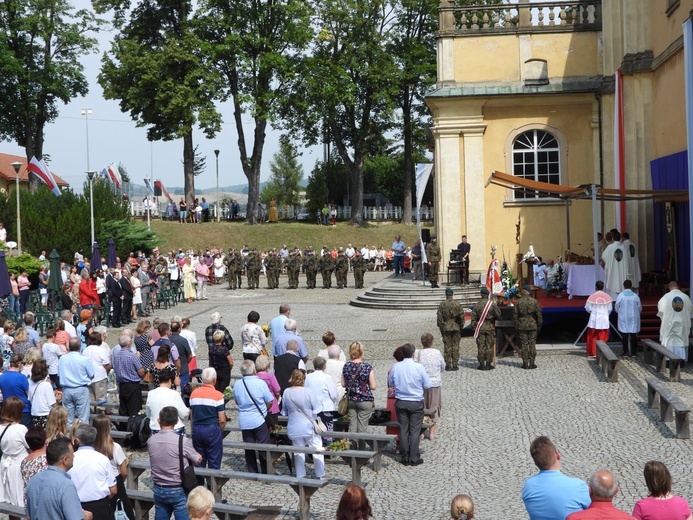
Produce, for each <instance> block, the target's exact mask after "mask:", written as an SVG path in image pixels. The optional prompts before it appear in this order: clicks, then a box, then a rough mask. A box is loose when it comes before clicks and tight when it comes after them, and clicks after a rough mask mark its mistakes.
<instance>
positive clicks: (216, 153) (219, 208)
mask: <svg viewBox="0 0 693 520" xmlns="http://www.w3.org/2000/svg"><path fill="white" fill-rule="evenodd" d="M214 155H215V156H216V158H217V159H216V160H217V222H219V219H220V218H221V203H220V201H219V150H214Z"/></svg>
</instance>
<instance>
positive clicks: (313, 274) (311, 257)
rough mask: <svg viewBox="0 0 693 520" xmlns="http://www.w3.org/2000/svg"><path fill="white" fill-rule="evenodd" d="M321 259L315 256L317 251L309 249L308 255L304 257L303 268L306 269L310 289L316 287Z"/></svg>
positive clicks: (307, 283)
mask: <svg viewBox="0 0 693 520" xmlns="http://www.w3.org/2000/svg"><path fill="white" fill-rule="evenodd" d="M318 264H319V259H318V257H317V256H315V251H313V250H312V249H310V250H308V253H307V255H306V256H305V258H304V259H303V268H304V269H305V271H306V285H307V286H308V289H315V285H316V283H317V282H316V278H317V275H318Z"/></svg>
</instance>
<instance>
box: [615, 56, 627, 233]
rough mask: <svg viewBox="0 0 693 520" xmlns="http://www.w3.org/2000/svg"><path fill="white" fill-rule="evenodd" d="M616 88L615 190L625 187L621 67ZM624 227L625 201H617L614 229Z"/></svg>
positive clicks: (617, 72)
mask: <svg viewBox="0 0 693 520" xmlns="http://www.w3.org/2000/svg"><path fill="white" fill-rule="evenodd" d="M615 76H616V88H615V93H616V95H615V99H614V177H615V179H614V180H615V182H614V184H615V185H616V189H617V190H625V189H626V153H625V152H626V147H625V135H624V125H623V76H622V74H621V69H618V70H617V71H616V74H615ZM625 228H626V202H625V201H624V200H621V201H619V202H618V210H617V211H616V229H619V230H623V229H625Z"/></svg>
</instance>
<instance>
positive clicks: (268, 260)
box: [265, 251, 277, 289]
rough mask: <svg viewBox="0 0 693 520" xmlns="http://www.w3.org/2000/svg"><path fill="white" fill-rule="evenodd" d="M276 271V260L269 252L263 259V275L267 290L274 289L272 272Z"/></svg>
mask: <svg viewBox="0 0 693 520" xmlns="http://www.w3.org/2000/svg"><path fill="white" fill-rule="evenodd" d="M276 269H277V259H276V257H275V256H274V253H273V252H272V251H270V252H269V253H268V254H267V256H266V257H265V274H266V276H267V288H268V289H274V288H275V286H274V271H275V270H276Z"/></svg>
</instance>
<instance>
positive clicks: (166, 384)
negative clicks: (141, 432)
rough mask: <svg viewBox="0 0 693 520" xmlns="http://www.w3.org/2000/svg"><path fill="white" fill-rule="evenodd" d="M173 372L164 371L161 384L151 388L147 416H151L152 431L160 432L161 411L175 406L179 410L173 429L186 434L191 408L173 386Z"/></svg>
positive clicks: (160, 379) (146, 408) (148, 396)
mask: <svg viewBox="0 0 693 520" xmlns="http://www.w3.org/2000/svg"><path fill="white" fill-rule="evenodd" d="M171 375H172V374H171V372H170V371H164V372H162V373H161V374H160V375H159V386H158V388H155V389H154V390H150V391H149V394H147V405H146V407H145V410H146V412H147V417H149V428H151V430H152V433H158V431H159V429H160V426H159V422H158V419H159V412H161V410H163V409H164V408H166V407H167V406H173V407H174V408H175V409H176V410H178V422H177V423H176V425H175V426H174V427H173V430H174V431H175V432H176V433H178V434H180V435H183V434H185V424H183V421H185V420H186V419H187V418H188V415H190V410H189V409H188V408H187V407H186V406H185V404H184V403H183V399H182V398H181V396H180V394H179V393H178V392H176V391H175V390H173V389H172V388H171V384H172V383H173V381H172V380H171Z"/></svg>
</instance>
